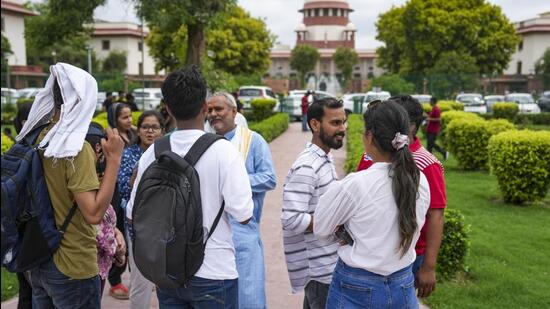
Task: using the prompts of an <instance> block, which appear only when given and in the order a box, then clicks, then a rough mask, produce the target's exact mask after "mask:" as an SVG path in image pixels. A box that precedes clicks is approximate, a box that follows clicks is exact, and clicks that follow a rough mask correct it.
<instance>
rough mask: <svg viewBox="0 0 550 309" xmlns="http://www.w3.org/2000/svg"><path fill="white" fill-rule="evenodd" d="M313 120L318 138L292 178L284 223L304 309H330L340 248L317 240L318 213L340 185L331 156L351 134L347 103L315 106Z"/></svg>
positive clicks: (285, 191) (288, 256)
mask: <svg viewBox="0 0 550 309" xmlns="http://www.w3.org/2000/svg"><path fill="white" fill-rule="evenodd" d="M307 120H308V126H309V128H310V130H311V132H312V133H313V137H312V139H311V143H308V144H307V146H306V149H305V150H304V151H302V152H301V153H300V155H299V156H298V159H296V161H295V162H294V164H293V165H292V167H291V169H290V171H289V172H288V175H287V177H286V180H285V184H284V189H283V212H282V215H281V221H282V226H283V241H284V247H285V257H286V263H287V268H288V275H289V277H290V283H291V286H292V292H293V293H298V292H300V291H302V290H305V296H304V308H325V303H326V298H327V294H328V288H329V285H330V282H331V280H332V272H333V270H334V267H335V265H336V262H337V260H338V255H337V253H336V251H337V250H338V247H339V244H338V241H337V240H336V239H333V240H318V239H316V238H315V236H314V235H313V232H312V230H313V221H314V218H313V213H314V212H315V208H316V207H317V203H318V201H319V197H320V196H321V195H322V194H323V193H324V192H325V191H326V190H327V189H328V187H329V185H330V183H332V182H333V181H334V180H336V179H337V176H336V170H335V168H334V163H333V161H332V155H331V154H330V150H331V149H338V148H340V147H342V144H343V140H344V136H345V134H346V113H345V112H344V107H343V104H342V101H338V100H336V99H332V98H326V99H321V100H317V101H315V102H313V103H312V104H311V105H310V106H309V108H308V111H307Z"/></svg>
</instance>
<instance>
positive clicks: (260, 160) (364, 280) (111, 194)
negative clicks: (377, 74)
mask: <svg viewBox="0 0 550 309" xmlns="http://www.w3.org/2000/svg"><path fill="white" fill-rule="evenodd" d="M51 71H52V75H51V76H50V79H49V80H48V82H47V85H46V88H45V90H43V91H44V93H43V95H41V96H39V98H40V100H37V101H35V103H34V104H33V107H32V108H31V111H30V114H29V119H28V120H27V121H26V122H25V123H24V125H23V128H22V130H21V133H20V135H19V136H18V139H20V138H21V137H24V135H25V132H29V130H31V129H32V128H33V127H35V126H36V125H37V124H38V123H48V125H47V126H46V128H45V129H44V130H43V132H42V134H41V137H40V139H41V141H42V142H44V141H46V142H48V143H49V146H47V147H44V149H43V151H41V156H42V158H43V163H42V164H43V168H44V175H45V176H44V177H45V179H46V184H47V188H48V191H49V193H50V198H51V200H52V207H53V210H54V213H55V221H56V223H57V225H61V223H62V222H63V220H64V219H65V218H66V217H67V214H68V213H69V211H70V209H71V207H72V205H73V204H75V205H77V208H78V211H76V214H75V215H74V217H73V218H72V220H71V222H70V224H69V226H68V228H67V230H66V232H65V234H64V236H63V240H62V242H61V246H60V247H59V249H58V250H56V251H55V252H54V253H53V257H52V259H51V260H50V261H48V262H47V263H44V264H43V265H40V266H39V267H38V268H36V269H33V270H31V271H29V272H27V273H26V274H25V276H24V278H25V280H28V282H30V285H31V287H32V307H33V308H54V307H55V308H99V307H100V306H101V295H102V293H103V287H104V285H105V281H106V280H107V279H108V281H109V282H110V285H111V288H110V294H111V295H113V296H114V297H117V298H127V297H129V298H130V307H131V308H148V307H149V306H150V303H151V295H152V293H153V291H154V290H155V289H156V293H157V296H158V300H159V304H160V307H161V308H265V307H266V306H267V305H266V296H265V259H264V252H263V244H262V240H261V237H260V222H261V218H262V209H263V203H264V198H265V195H266V192H267V191H270V190H273V189H274V188H275V186H276V175H275V170H274V165H273V160H272V157H271V153H270V150H269V146H268V144H267V142H266V141H265V140H264V139H263V137H262V136H261V135H259V134H258V133H256V132H254V131H251V130H250V129H248V128H247V126H246V120H244V122H243V121H242V119H243V118H244V117H242V114H240V113H239V112H238V105H237V102H236V100H235V98H234V97H233V96H232V95H231V94H229V93H226V92H217V93H213V94H208V93H207V85H206V82H205V81H204V79H203V77H202V75H201V73H200V70H199V69H198V68H197V67H195V66H187V67H185V68H183V69H180V70H177V71H175V72H172V73H170V74H169V75H168V76H167V78H166V79H165V81H164V83H163V85H162V93H163V101H164V103H163V104H164V107H165V112H164V113H159V112H156V111H145V112H143V113H142V114H141V116H140V117H139V119H138V122H137V127H133V126H132V118H131V117H132V116H131V107H130V106H129V105H127V104H125V103H124V102H116V103H112V104H110V105H109V106H108V107H107V112H108V120H109V126H110V128H101V127H100V126H99V125H97V124H94V123H92V124H90V120H91V118H92V116H93V110H94V108H95V102H94V101H95V96H97V83H96V82H95V80H94V79H93V77H91V76H90V75H89V74H88V73H86V72H84V71H83V70H80V69H78V68H75V67H73V66H70V65H67V64H56V65H54V66H52V70H51ZM67 81H72V83H70V82H67ZM76 84H78V85H79V86H78V87H74V86H73V85H76ZM94 93H95V96H94V95H93V94H94ZM163 114H164V115H167V116H168V117H169V118H170V120H169V121H167V119H165V117H164V116H163ZM241 117H242V118H241ZM304 119H307V120H306V125H307V127H308V128H309V130H310V131H311V133H312V139H311V142H310V143H308V144H307V145H306V148H305V149H304V150H303V151H302V152H301V153H300V154H299V156H298V158H297V160H296V161H295V162H294V164H293V165H292V167H291V169H290V171H289V173H288V175H287V177H286V180H285V183H284V189H283V197H282V213H281V223H282V232H283V242H284V252H285V256H286V263H287V267H288V274H289V278H290V282H291V286H292V292H294V293H297V292H301V291H304V292H305V293H304V294H305V296H304V308H325V307H326V308H337V307H338V308H363V307H369V308H389V307H394V308H404V307H410V308H414V307H418V301H417V296H416V292H415V286H416V288H418V295H419V296H421V297H425V296H428V295H429V294H430V293H431V292H432V291H433V289H434V287H435V263H436V258H437V253H438V250H439V244H440V242H441V235H442V228H443V209H444V208H445V206H446V200H445V184H444V180H443V168H442V166H441V164H440V163H439V161H437V159H436V158H435V157H434V156H433V155H431V154H430V153H429V152H428V151H426V150H425V149H424V148H423V147H422V145H421V144H420V142H419V140H418V138H417V137H416V132H417V131H418V128H419V127H420V124H421V123H422V121H423V115H422V108H421V106H420V104H419V103H418V101H416V100H415V99H413V98H411V97H409V96H399V97H394V98H391V99H390V100H388V101H384V102H372V103H371V104H370V105H369V108H368V109H367V111H366V112H365V114H364V119H365V133H364V136H363V141H364V144H365V151H366V153H365V156H364V157H363V158H362V159H361V162H360V164H359V169H360V170H361V171H358V172H357V173H353V174H350V175H348V176H347V177H346V178H344V179H343V180H338V176H337V174H336V171H335V167H334V162H333V159H332V156H331V154H330V152H331V149H338V148H340V147H342V145H343V139H344V137H345V134H346V120H347V118H346V113H345V112H344V109H343V105H342V102H341V101H338V100H336V99H332V98H325V99H320V100H315V101H312V102H307V111H305V114H304ZM167 123H169V124H170V127H175V129H174V130H172V129H169V130H168V129H167ZM60 128H61V129H60ZM205 130H209V131H211V132H213V133H215V134H217V135H220V136H223V137H224V138H225V139H223V140H221V141H218V142H216V143H213V144H212V145H211V146H210V147H209V148H207V150H206V151H205V152H204V154H203V155H202V156H201V157H200V159H199V160H198V161H197V163H196V164H195V165H194V169H195V170H196V173H197V175H198V178H199V179H200V197H201V205H202V206H201V207H202V226H203V229H204V230H205V235H209V234H210V233H209V232H210V229H212V230H213V233H211V235H210V237H209V238H206V243H205V249H204V259H203V261H202V264H201V266H200V268H199V269H198V271H197V272H196V273H195V274H194V275H193V276H192V277H191V278H190V279H189V280H188V281H187V283H186V284H185V285H183V286H181V287H178V288H166V287H159V286H156V287H155V285H154V284H153V283H152V282H150V281H149V280H148V279H147V278H145V277H144V276H143V275H142V274H141V273H140V270H139V268H138V266H137V265H136V262H135V260H134V256H133V250H132V245H133V239H134V233H135V231H134V230H133V219H134V218H133V208H134V207H135V205H136V203H138V202H137V201H136V195H138V193H139V192H138V191H139V186H138V184H139V183H140V181H141V180H142V178H143V177H144V173H145V172H146V171H147V169H148V168H149V167H150V166H151V165H152V164H154V163H155V161H156V158H155V147H156V146H157V145H156V144H155V141H157V140H158V139H160V138H161V137H162V136H164V135H165V134H166V135H169V143H170V149H171V151H172V152H174V153H176V154H177V155H179V156H181V157H184V156H185V155H186V154H187V153H188V152H189V150H190V149H191V148H192V146H193V145H194V144H195V142H196V141H197V140H199V139H200V138H201V137H202V136H203V135H204V134H206V133H205ZM158 206H159V207H162V205H158ZM220 206H221V207H223V208H222V209H223V214H222V216H221V219H220V220H219V223H217V227H216V228H215V229H214V228H212V227H213V222H214V221H216V222H217V218H216V216H217V214H218V212H219V211H220ZM152 228H154V227H152ZM126 265H129V269H130V287H129V289H128V288H127V287H125V286H124V285H122V283H121V280H120V275H121V274H122V272H124V271H125V269H126Z"/></svg>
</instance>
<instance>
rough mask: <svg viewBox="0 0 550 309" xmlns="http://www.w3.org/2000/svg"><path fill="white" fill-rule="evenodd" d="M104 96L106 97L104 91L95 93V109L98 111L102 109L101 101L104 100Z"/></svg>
mask: <svg viewBox="0 0 550 309" xmlns="http://www.w3.org/2000/svg"><path fill="white" fill-rule="evenodd" d="M106 98H107V93H106V92H103V91H101V92H98V93H97V102H96V105H95V110H97V111H100V110H102V109H103V101H105V99H106Z"/></svg>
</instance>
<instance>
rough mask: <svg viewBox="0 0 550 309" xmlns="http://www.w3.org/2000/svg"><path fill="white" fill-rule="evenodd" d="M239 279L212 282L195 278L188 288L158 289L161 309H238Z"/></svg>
mask: <svg viewBox="0 0 550 309" xmlns="http://www.w3.org/2000/svg"><path fill="white" fill-rule="evenodd" d="M237 286H238V283H237V279H233V280H210V279H204V278H199V277H193V278H191V280H190V281H189V283H188V284H187V288H184V287H182V288H177V289H162V288H159V287H157V297H158V299H159V305H160V308H161V309H172V308H174V309H175V308H201V309H202V308H206V309H211V308H220V309H222V308H238V307H239V302H238V292H237Z"/></svg>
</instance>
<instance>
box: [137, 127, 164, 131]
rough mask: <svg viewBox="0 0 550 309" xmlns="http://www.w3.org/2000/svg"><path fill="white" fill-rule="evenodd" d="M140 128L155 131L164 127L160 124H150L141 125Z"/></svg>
mask: <svg viewBox="0 0 550 309" xmlns="http://www.w3.org/2000/svg"><path fill="white" fill-rule="evenodd" d="M139 128H140V129H143V130H144V131H149V130H152V131H153V132H155V131H160V130H161V129H162V128H161V127H160V126H158V125H152V126H149V125H142V126H141V127H139Z"/></svg>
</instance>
